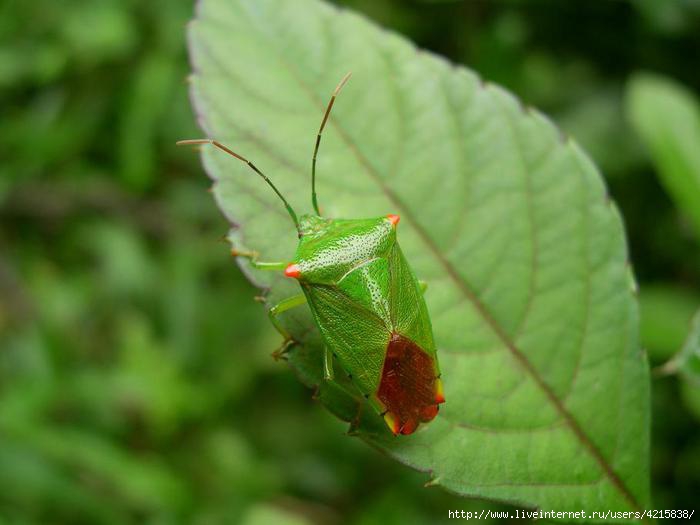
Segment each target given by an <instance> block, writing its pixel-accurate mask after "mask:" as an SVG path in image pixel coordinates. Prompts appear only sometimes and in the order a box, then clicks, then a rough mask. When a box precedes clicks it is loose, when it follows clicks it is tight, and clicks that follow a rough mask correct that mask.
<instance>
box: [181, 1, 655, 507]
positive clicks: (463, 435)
mask: <svg viewBox="0 0 700 525" xmlns="http://www.w3.org/2000/svg"><path fill="white" fill-rule="evenodd" d="M189 38H190V52H191V59H192V62H193V65H194V74H193V76H192V83H191V86H192V96H193V101H194V104H195V107H196V111H197V114H198V117H199V121H200V124H201V125H202V127H203V129H204V130H205V132H206V134H207V135H208V136H210V137H213V138H216V139H219V140H221V141H223V142H224V143H226V144H229V145H231V146H233V147H234V149H235V150H236V151H237V152H240V153H241V154H243V155H245V156H247V157H248V158H250V159H252V160H253V161H254V162H255V163H256V165H257V166H258V167H259V168H261V169H262V170H263V171H264V172H265V173H267V174H268V175H269V176H270V177H271V178H272V179H273V180H274V181H275V183H276V184H278V185H279V187H280V189H281V191H282V193H284V194H285V195H286V196H287V197H288V199H289V200H290V201H291V203H292V205H293V206H294V207H295V208H296V209H297V211H299V212H306V211H310V187H309V182H310V161H311V152H312V148H313V143H314V140H315V132H316V130H317V129H318V125H319V123H320V119H321V116H322V112H323V108H324V107H325V105H326V103H327V101H328V98H329V95H330V92H331V90H332V89H333V87H334V86H335V84H336V83H337V82H338V80H339V79H340V78H341V77H342V76H343V74H344V73H345V72H347V71H348V70H351V71H353V73H354V76H353V79H352V80H351V81H350V83H349V84H348V85H347V86H346V88H345V89H344V91H343V92H342V94H341V96H340V98H339V99H338V101H337V104H336V105H335V107H334V110H333V111H334V113H333V115H332V117H331V119H330V121H329V125H328V126H327V128H326V133H325V135H324V138H323V145H322V147H321V152H320V157H319V165H318V168H319V170H318V173H319V188H318V190H319V199H320V203H321V207H322V210H323V212H324V213H325V214H326V215H328V216H332V217H362V216H369V217H371V216H379V215H383V214H386V213H399V214H400V215H401V217H402V222H401V225H400V227H399V240H400V242H401V245H402V248H403V250H404V252H405V254H406V256H407V259H408V261H409V262H410V263H411V264H412V265H413V267H414V269H415V271H416V273H417V275H418V276H419V278H421V279H425V280H426V281H427V282H428V283H429V288H428V291H427V294H426V299H427V302H428V307H429V310H430V312H431V314H432V320H433V326H434V330H435V336H436V340H437V344H438V347H439V358H440V362H441V368H442V370H443V379H444V383H445V389H446V398H447V402H446V403H445V405H444V408H443V409H442V410H441V412H440V416H439V417H438V418H436V420H435V421H434V422H432V423H431V424H430V425H426V426H424V427H422V428H421V429H420V430H419V431H418V432H416V433H415V434H413V435H411V436H401V437H398V438H396V437H394V436H392V435H391V434H390V433H389V432H388V431H387V430H386V428H385V425H384V424H383V423H382V421H381V419H380V418H379V417H378V416H377V415H375V414H374V413H372V412H371V410H369V409H364V410H361V411H359V412H358V407H362V401H361V398H360V397H359V396H357V393H356V392H354V391H353V389H352V386H351V385H350V384H349V383H348V381H344V380H340V379H339V380H337V382H331V383H326V382H324V381H323V379H322V367H321V363H322V360H321V347H320V344H319V340H318V332H317V331H316V330H315V328H314V327H313V323H312V322H311V318H310V315H309V312H308V311H307V309H304V308H297V309H294V310H291V311H290V312H289V315H286V316H285V318H284V322H285V323H286V326H287V327H288V328H289V330H291V332H292V334H293V335H294V337H295V338H296V339H297V340H298V341H301V342H303V343H304V344H303V345H302V346H298V347H296V348H294V349H293V350H292V351H291V352H290V354H289V361H290V363H291V365H292V366H293V367H294V369H295V370H296V371H297V372H298V374H299V376H300V377H301V379H302V380H304V381H305V382H306V383H309V384H317V385H319V391H318V397H319V399H320V400H321V401H322V402H323V403H324V404H325V405H326V406H327V407H328V408H329V409H330V410H331V411H332V412H334V413H335V414H336V415H338V416H339V417H341V418H342V419H344V420H348V421H353V426H352V430H353V433H355V434H357V435H358V436H359V437H360V438H361V439H363V440H365V441H367V442H368V443H370V444H371V445H372V446H374V447H376V448H378V449H381V450H383V451H385V452H386V453H388V454H389V455H391V456H392V457H394V458H396V459H397V460H399V461H401V462H403V463H405V464H407V465H410V466H412V467H414V468H416V469H420V470H423V471H426V472H429V473H430V477H431V484H434V485H440V486H443V487H445V488H447V489H448V490H450V491H453V492H456V493H459V494H463V495H468V496H476V497H483V498H490V499H496V500H502V501H510V502H514V503H518V504H522V505H527V506H537V507H544V508H556V509H561V510H567V509H569V510H570V509H573V508H584V509H590V510H595V509H598V510H600V509H627V510H631V509H639V508H643V507H645V506H647V504H648V502H649V489H648V483H649V479H648V477H649V470H648V469H649V467H648V463H649V457H648V456H649V390H648V389H649V385H648V367H647V363H646V358H645V356H644V354H643V353H642V352H641V351H640V350H639V345H638V341H637V337H638V336H637V332H638V318H637V317H638V314H637V305H636V300H635V297H634V281H633V278H632V275H631V272H630V269H629V265H628V263H627V258H628V254H627V251H626V247H625V239H624V232H623V227H622V223H621V220H620V216H619V213H618V211H617V209H616V208H615V206H614V205H613V204H611V201H610V199H609V197H608V195H607V193H606V190H605V187H604V185H603V182H602V180H601V177H600V175H599V173H598V172H597V170H596V168H595V167H594V166H593V164H592V163H591V161H590V160H589V158H588V157H587V156H586V155H585V154H584V153H583V152H582V151H581V149H580V148H579V147H578V146H577V145H576V143H575V142H573V141H571V140H568V139H567V138H565V137H563V136H562V134H561V133H560V132H559V131H558V130H557V129H556V128H555V127H554V126H553V125H552V124H551V122H549V121H548V120H547V119H546V118H545V117H543V116H542V115H541V114H539V113H538V112H536V111H534V110H532V109H529V108H525V107H523V106H522V105H521V104H520V103H519V101H518V100H516V99H515V98H514V97H513V96H512V95H510V94H509V93H507V92H506V91H504V90H503V89H501V88H499V87H497V86H493V85H489V84H484V83H483V82H482V81H480V80H479V78H477V76H476V75H475V74H474V73H472V72H470V71H468V70H466V69H464V68H461V67H454V66H452V65H450V64H448V63H447V62H446V61H444V60H442V59H440V58H439V57H436V56H434V55H431V54H429V53H426V52H422V51H417V50H416V49H415V48H414V47H413V46H412V45H411V44H410V43H408V42H407V41H405V40H404V39H403V38H401V37H399V36H397V35H395V34H393V33H389V32H385V31H382V30H381V29H380V28H378V27H376V26H374V25H373V24H371V23H370V22H368V21H367V20H366V19H364V18H362V17H360V16H357V15H355V14H353V13H351V12H349V11H342V10H336V9H334V8H332V7H329V6H328V5H326V4H324V3H321V2H318V1H316V0H300V1H298V2H283V1H281V0H204V1H202V2H201V3H200V4H199V9H198V15H197V19H196V20H195V21H193V22H192V24H191V25H190V28H189ZM203 159H204V164H205V168H206V170H207V172H208V173H209V175H210V176H211V177H212V178H213V179H214V181H215V184H214V194H215V197H216V200H217V202H218V204H219V206H220V207H221V209H222V210H223V212H224V213H225V215H226V216H227V217H228V218H229V220H230V221H231V222H232V223H234V224H235V225H237V226H238V227H236V228H234V230H233V232H232V234H231V240H232V242H233V243H234V244H235V246H236V248H238V249H253V250H256V251H258V252H259V253H260V257H261V260H272V261H274V260H290V259H291V258H292V257H293V254H294V249H295V245H296V235H295V231H294V228H293V227H292V224H291V222H290V221H289V218H288V217H287V216H286V213H285V210H284V208H283V207H282V206H281V204H280V202H279V201H278V200H277V199H276V197H275V195H274V194H273V193H272V192H271V191H270V190H269V188H268V187H267V186H266V185H265V184H264V183H263V182H262V181H261V180H260V179H259V178H258V177H257V176H255V174H254V173H252V172H251V171H250V170H249V169H248V168H247V167H246V166H245V165H243V164H242V163H239V162H236V161H235V160H234V159H232V158H230V157H228V156H226V155H225V154H222V153H221V152H218V151H215V150H213V149H212V148H207V149H205V150H204V155H203ZM241 264H242V265H243V267H244V269H245V271H246V272H247V273H248V274H249V275H250V277H251V279H253V280H254V281H255V282H256V283H257V284H258V285H260V286H264V287H267V288H269V289H270V292H269V295H268V300H269V303H270V304H272V303H274V302H275V301H277V300H279V299H281V298H283V297H286V296H289V295H291V294H293V293H298V285H297V284H296V282H292V280H291V279H285V278H284V277H283V276H281V275H279V274H278V273H275V274H270V273H262V272H253V271H252V270H251V269H250V267H249V266H247V264H246V263H245V262H243V261H242V262H241ZM230 315H235V313H234V312H232V313H231V314H230ZM336 376H337V377H338V376H342V374H336ZM281 438H282V439H283V437H281Z"/></svg>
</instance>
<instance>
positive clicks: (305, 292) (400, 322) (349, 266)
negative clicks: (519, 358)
mask: <svg viewBox="0 0 700 525" xmlns="http://www.w3.org/2000/svg"><path fill="white" fill-rule="evenodd" d="M349 78H350V74H349V73H348V74H347V75H345V77H343V79H342V80H341V81H340V83H339V84H338V86H337V87H336V88H335V91H334V92H333V94H332V96H331V99H330V101H329V103H328V106H327V107H326V111H325V113H324V115H323V120H322V121H321V126H320V127H319V130H318V133H317V135H316V143H315V145H314V153H313V157H312V161H311V196H312V197H311V202H312V205H313V209H314V212H315V213H312V214H307V215H301V216H298V215H297V214H296V212H295V211H294V209H293V208H292V207H291V206H290V204H289V202H287V200H286V199H285V198H284V196H283V195H282V194H281V193H280V191H279V190H278V189H277V187H276V186H275V185H274V184H273V183H272V181H270V179H269V178H267V176H266V175H264V174H263V172H262V171H260V170H259V169H258V168H257V167H256V166H255V164H253V163H252V162H251V161H249V160H248V159H246V158H245V157H243V156H241V155H239V154H238V153H236V152H234V151H233V150H231V149H230V148H228V147H226V146H224V145H223V144H221V143H220V142H218V141H216V140H212V139H195V140H182V141H180V142H178V144H179V145H185V144H211V145H213V146H215V147H217V148H218V149H220V150H222V151H224V152H226V153H228V154H229V155H231V156H233V157H235V158H237V159H238V160H240V161H242V162H244V163H246V164H247V165H248V166H249V167H250V168H251V169H252V170H253V171H255V173H257V174H258V175H259V176H260V177H262V178H263V180H265V182H266V183H267V184H268V185H269V186H270V187H271V188H272V190H273V191H274V192H275V193H276V194H277V196H278V197H279V198H280V199H281V200H282V202H283V203H284V206H285V208H286V209H287V212H288V213H289V216H290V217H291V219H292V221H293V222H294V226H295V227H296V229H297V232H298V235H299V244H298V246H297V250H296V255H295V257H294V259H293V261H292V262H288V261H287V262H261V261H259V260H258V259H257V254H256V253H253V252H234V254H235V255H237V256H239V257H245V258H247V259H249V260H250V264H251V265H252V266H253V267H255V268H258V269H261V270H273V271H282V272H284V274H285V275H286V276H287V277H290V278H293V279H296V280H297V281H298V282H299V285H300V286H301V291H302V293H300V294H298V295H295V296H293V297H289V298H287V299H285V300H283V301H281V302H280V303H279V304H277V305H275V306H273V307H272V308H271V309H270V319H271V320H272V322H273V324H274V325H275V327H276V328H277V329H278V330H279V331H280V333H281V334H282V335H283V336H284V338H285V343H289V342H291V341H292V338H291V336H290V335H289V333H288V332H287V330H286V329H285V328H284V327H283V326H282V325H281V323H280V322H279V320H278V316H279V315H280V314H281V313H282V312H285V311H287V310H289V309H291V308H295V307H298V306H301V305H303V304H305V303H306V304H308V305H309V307H310V308H311V312H312V313H313V317H314V320H315V322H316V324H317V326H318V329H319V330H320V332H321V335H322V338H323V342H324V344H325V349H324V375H325V378H326V380H329V381H330V380H332V379H333V357H334V356H335V358H336V359H337V361H338V362H339V364H340V366H341V367H342V368H343V369H344V370H345V371H346V372H347V373H348V375H350V376H351V377H352V381H353V383H354V384H355V385H356V386H357V388H358V389H359V390H360V391H361V392H362V394H363V395H364V397H365V398H366V399H367V400H368V402H369V404H370V405H371V406H372V407H373V408H374V410H376V411H377V413H378V414H380V415H381V416H383V418H384V420H385V422H386V424H387V425H388V427H389V429H390V430H391V432H393V433H394V435H397V434H411V433H413V432H414V431H415V430H416V428H417V427H418V425H419V424H420V423H427V422H428V421H431V420H432V419H433V418H434V417H435V416H436V415H437V413H438V409H439V405H440V403H443V402H444V401H445V397H444V394H443V389H442V381H441V380H440V369H439V366H438V360H437V353H436V348H435V342H434V338H433V332H432V327H431V323H430V316H429V315H428V309H427V307H426V304H425V301H424V299H423V291H424V287H423V286H422V285H421V283H419V282H418V280H417V279H416V276H415V275H414V273H413V270H412V269H411V267H410V266H409V265H408V263H407V262H406V259H405V258H404V256H403V253H402V252H401V249H400V248H399V244H398V241H397V240H396V228H397V225H398V223H399V216H398V215H393V214H389V215H386V216H383V217H378V218H372V219H330V218H326V217H323V216H322V215H321V213H320V210H319V207H318V200H317V197H316V157H317V155H318V150H319V146H320V144H321V136H322V133H323V129H324V128H325V126H326V123H327V121H328V117H329V115H330V113H331V109H332V107H333V104H334V102H335V99H336V97H337V95H338V93H339V92H340V90H341V89H342V87H343V86H344V85H345V83H346V82H347V81H348V79H349ZM288 347H289V345H288V344H287V345H285V347H284V348H288Z"/></svg>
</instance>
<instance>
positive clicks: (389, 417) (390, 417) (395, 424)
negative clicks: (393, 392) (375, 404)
mask: <svg viewBox="0 0 700 525" xmlns="http://www.w3.org/2000/svg"><path fill="white" fill-rule="evenodd" d="M384 421H386V424H387V425H388V426H389V428H390V429H391V431H392V432H393V433H394V434H395V435H396V434H398V433H399V430H401V429H400V428H399V420H398V419H397V418H396V416H395V415H394V414H392V413H391V412H387V413H386V414H384Z"/></svg>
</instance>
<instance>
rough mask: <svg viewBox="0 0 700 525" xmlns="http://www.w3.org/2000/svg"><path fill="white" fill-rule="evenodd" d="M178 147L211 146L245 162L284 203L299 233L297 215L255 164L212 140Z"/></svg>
mask: <svg viewBox="0 0 700 525" xmlns="http://www.w3.org/2000/svg"><path fill="white" fill-rule="evenodd" d="M176 144H177V145H178V146H192V145H198V144H211V145H212V146H215V147H217V148H219V149H220V150H221V151H223V152H225V153H228V154H229V155H231V156H232V157H235V158H237V159H238V160H240V161H242V162H245V163H246V164H247V165H248V166H249V167H250V168H251V169H252V170H253V171H254V172H255V173H257V174H258V175H260V176H261V177H262V178H263V180H264V181H265V182H267V183H268V184H269V186H270V187H271V188H272V189H273V190H274V192H275V193H276V194H277V196H278V197H279V198H280V199H281V200H282V202H283V203H284V207H285V208H287V212H288V213H289V216H290V217H291V218H292V221H294V226H296V228H297V231H300V229H299V219H298V218H297V214H296V213H295V212H294V210H293V209H292V207H291V206H290V205H289V203H288V202H287V199H285V198H284V197H283V196H282V194H281V193H280V191H279V190H278V189H277V186H275V185H274V184H272V181H271V180H270V179H268V178H267V175H265V174H264V173H263V172H262V171H260V170H259V169H258V168H257V167H256V166H255V164H253V163H252V162H250V161H249V160H248V159H246V158H245V157H244V156H242V155H239V154H238V153H236V152H235V151H233V150H232V149H230V148H228V147H226V146H224V145H223V144H222V143H221V142H219V141H218V140H212V139H187V140H178V141H177V142H176Z"/></svg>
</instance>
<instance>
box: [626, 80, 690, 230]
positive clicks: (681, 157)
mask: <svg viewBox="0 0 700 525" xmlns="http://www.w3.org/2000/svg"><path fill="white" fill-rule="evenodd" d="M627 106H628V113H629V115H630V119H631V121H632V124H633V125H634V127H635V129H636V131H637V133H638V134H639V136H640V137H641V139H642V141H643V142H644V144H645V145H646V146H647V148H648V149H649V152H650V154H651V157H652V160H653V161H654V165H655V167H656V170H657V172H658V175H659V179H660V181H661V183H662V184H663V186H664V187H665V188H666V191H668V193H669V195H670V196H671V198H672V199H673V201H674V203H675V204H676V207H677V208H678V209H679V211H680V212H681V213H683V214H684V215H685V216H687V217H688V218H689V219H690V221H691V222H692V224H693V227H694V231H695V234H696V235H697V236H699V237H700V105H699V104H698V101H697V99H696V98H695V97H694V96H693V93H692V92H690V91H689V90H688V89H686V88H685V87H683V86H681V85H680V84H678V83H676V82H674V81H673V80H671V79H669V78H666V77H662V76H659V75H653V74H650V73H640V74H637V75H635V76H634V77H633V78H632V80H631V81H630V83H629V86H628V89H627Z"/></svg>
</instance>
